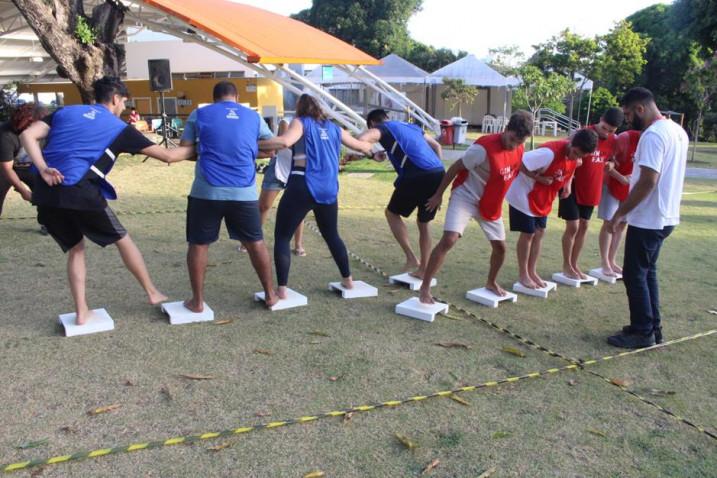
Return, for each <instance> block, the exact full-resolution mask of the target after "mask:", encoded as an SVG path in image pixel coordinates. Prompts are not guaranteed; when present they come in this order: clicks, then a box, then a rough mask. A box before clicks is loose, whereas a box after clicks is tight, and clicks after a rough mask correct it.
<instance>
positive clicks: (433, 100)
mask: <svg viewBox="0 0 717 478" xmlns="http://www.w3.org/2000/svg"><path fill="white" fill-rule="evenodd" d="M444 78H450V79H461V80H463V82H464V83H465V84H467V85H471V86H476V87H478V88H480V89H481V92H480V93H479V94H478V97H477V98H476V100H475V101H474V102H473V104H472V105H467V106H468V108H467V111H464V115H463V116H464V117H465V118H464V119H466V120H467V121H468V123H470V124H476V125H477V124H480V123H481V121H482V120H483V117H484V116H485V115H493V116H509V115H510V111H511V108H510V99H511V91H510V87H511V82H510V81H509V80H508V78H506V77H505V76H503V75H501V74H500V73H498V72H497V71H495V70H494V69H492V68H491V67H489V66H488V65H486V64H485V63H484V62H482V61H481V60H479V59H478V58H477V57H476V56H475V55H467V56H464V57H463V58H461V59H459V60H457V61H454V62H453V63H451V64H449V65H446V66H444V67H443V68H441V69H439V70H436V71H434V72H433V73H431V74H430V75H429V76H428V82H429V83H431V84H432V85H433V86H432V87H431V92H430V95H429V101H428V105H427V110H428V111H429V112H431V114H432V115H433V116H434V117H437V118H447V117H450V116H454V113H456V112H455V111H451V110H450V109H449V107H448V105H447V104H446V102H445V101H444V100H443V99H442V98H441V93H442V92H443V91H444V90H445V88H446V87H445V86H443V84H442V83H443V79H444Z"/></svg>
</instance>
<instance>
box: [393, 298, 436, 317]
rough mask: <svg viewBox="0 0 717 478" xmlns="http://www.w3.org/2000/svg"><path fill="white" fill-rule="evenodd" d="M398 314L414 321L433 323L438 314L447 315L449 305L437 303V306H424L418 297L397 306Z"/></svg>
mask: <svg viewBox="0 0 717 478" xmlns="http://www.w3.org/2000/svg"><path fill="white" fill-rule="evenodd" d="M395 311H396V313H397V314H399V315H405V316H406V317H411V318H413V319H418V320H425V321H426V322H433V321H434V320H435V318H436V314H447V313H448V304H443V303H441V302H436V303H435V304H423V303H421V301H419V300H418V297H411V298H410V299H408V300H406V301H404V302H401V303H400V304H397V305H396V309H395Z"/></svg>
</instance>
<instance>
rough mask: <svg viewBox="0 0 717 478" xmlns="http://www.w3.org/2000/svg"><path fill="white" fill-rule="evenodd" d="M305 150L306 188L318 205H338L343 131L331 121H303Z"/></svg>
mask: <svg viewBox="0 0 717 478" xmlns="http://www.w3.org/2000/svg"><path fill="white" fill-rule="evenodd" d="M299 119H300V120H301V124H302V125H303V126H304V144H305V146H306V174H305V178H306V186H307V187H308V188H309V192H310V193H311V195H312V196H313V197H314V201H316V202H317V203H319V204H332V203H334V202H336V196H338V194H339V152H340V151H341V128H339V127H338V126H336V125H335V124H334V123H332V122H331V121H329V120H324V121H316V120H315V119H313V118H309V117H306V116H303V117H300V118H299Z"/></svg>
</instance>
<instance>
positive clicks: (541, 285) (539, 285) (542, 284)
mask: <svg viewBox="0 0 717 478" xmlns="http://www.w3.org/2000/svg"><path fill="white" fill-rule="evenodd" d="M530 278H531V279H532V280H533V282H534V283H535V285H536V289H543V288H544V287H548V283H547V282H545V281H544V280H543V279H542V278H541V277H540V276H539V275H538V273H537V272H536V273H534V274H531V275H530Z"/></svg>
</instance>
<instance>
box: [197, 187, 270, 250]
mask: <svg viewBox="0 0 717 478" xmlns="http://www.w3.org/2000/svg"><path fill="white" fill-rule="evenodd" d="M222 219H224V224H226V226H227V231H228V232H229V237H230V238H232V239H235V240H237V241H241V242H256V241H261V240H262V239H264V235H263V233H262V230H261V216H260V215H259V201H215V200H210V199H198V198H193V197H191V196H190V197H189V202H188V205H187V242H188V243H190V244H211V243H212V242H216V241H217V240H218V239H219V229H220V227H221V225H222Z"/></svg>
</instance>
